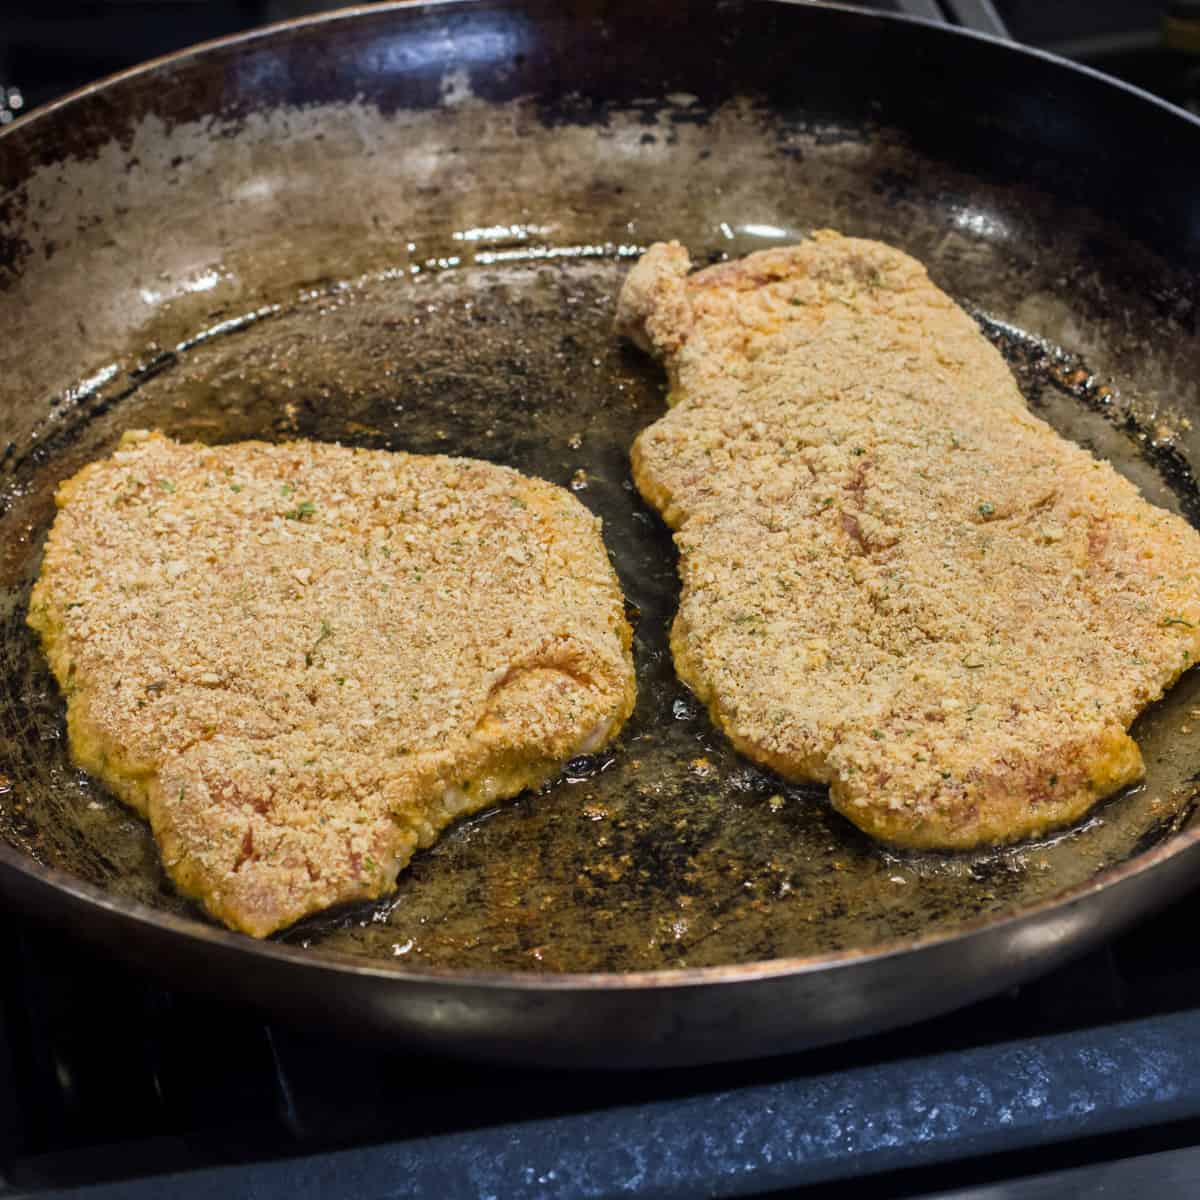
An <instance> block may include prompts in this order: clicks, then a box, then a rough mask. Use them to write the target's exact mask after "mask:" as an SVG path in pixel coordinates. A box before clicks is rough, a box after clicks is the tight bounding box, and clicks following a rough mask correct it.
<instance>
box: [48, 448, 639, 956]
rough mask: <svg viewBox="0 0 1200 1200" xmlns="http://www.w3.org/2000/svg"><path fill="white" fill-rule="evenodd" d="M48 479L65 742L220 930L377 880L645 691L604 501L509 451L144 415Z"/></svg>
mask: <svg viewBox="0 0 1200 1200" xmlns="http://www.w3.org/2000/svg"><path fill="white" fill-rule="evenodd" d="M57 499H58V505H59V513H58V516H57V518H56V520H55V522H54V526H53V529H52V530H51V533H50V537H49V541H48V543H47V546H46V555H45V561H44V563H43V566H42V571H41V575H40V578H39V579H38V582H37V585H36V587H35V588H34V591H33V596H32V599H31V602H30V609H29V623H30V624H31V625H32V626H33V628H34V629H36V630H37V631H38V632H39V633H40V634H41V637H42V642H43V645H44V647H45V650H46V653H47V656H48V657H49V660H50V665H51V668H52V669H53V672H54V675H55V677H56V678H57V679H58V681H59V684H60V685H61V686H62V688H63V690H64V691H65V693H66V695H67V706H68V707H67V714H68V731H69V735H70V743H71V749H72V752H73V754H74V756H75V759H76V761H77V762H78V763H79V765H80V766H82V767H84V768H85V769H87V770H89V771H91V772H93V773H94V774H95V775H97V776H98V777H99V778H101V779H102V780H104V782H105V783H107V784H108V785H109V786H110V787H111V788H112V789H113V790H114V791H115V792H116V793H117V794H118V795H119V796H120V797H121V798H122V799H124V800H126V801H127V802H128V803H129V804H131V805H132V806H133V807H134V808H136V809H137V810H138V811H139V812H142V813H144V814H146V815H147V816H148V817H149V819H150V824H151V827H152V829H153V831H154V836H155V838H156V839H157V841H158V843H159V846H160V848H161V850H162V856H163V862H164V863H165V865H166V869H167V871H168V873H169V874H170V876H171V878H172V879H173V880H174V881H175V883H176V885H177V886H178V887H179V888H180V890H181V891H183V892H185V893H186V894H188V895H191V896H194V897H197V898H198V899H200V900H202V901H203V903H204V904H205V905H206V907H207V908H208V910H209V912H211V913H212V914H213V915H214V916H215V917H217V918H219V919H220V920H222V921H224V922H225V923H226V924H228V925H230V926H232V927H233V928H235V929H240V930H244V931H245V932H247V933H250V934H253V935H255V936H264V935H266V934H268V933H270V932H271V931H272V930H275V929H279V928H280V927H281V926H284V925H287V924H289V923H291V922H293V921H295V920H297V919H298V918H300V917H303V916H304V915H305V914H307V913H311V912H314V911H316V910H318V909H322V908H325V907H327V906H329V905H331V904H336V903H338V902H340V901H347V900H366V899H373V898H376V897H379V896H383V895H385V894H387V893H388V892H389V891H390V890H391V889H392V888H393V886H394V884H395V881H396V875H397V872H398V871H399V870H400V869H401V868H402V867H403V866H404V865H405V864H406V863H407V862H408V860H409V858H410V857H411V856H412V854H413V852H414V851H415V850H416V849H417V848H418V847H419V846H427V845H428V844H429V843H430V842H431V841H432V840H433V839H434V838H435V837H436V836H437V834H438V832H439V831H440V830H442V829H443V828H444V827H445V826H446V825H447V824H448V823H449V822H450V821H452V820H453V819H454V818H455V817H457V816H459V815H461V814H463V813H468V812H473V811H475V810H477V809H480V808H483V807H484V806H485V805H488V804H491V803H492V802H493V801H495V800H498V799H500V798H502V797H506V796H511V795H513V794H515V793H516V792H519V791H521V790H522V789H523V788H527V787H531V786H534V785H536V784H539V783H541V782H542V781H543V780H545V779H546V778H547V777H548V776H550V775H551V774H552V773H553V772H554V771H555V770H556V769H557V767H558V766H559V764H561V763H562V762H563V761H564V760H565V759H568V758H570V757H571V756H572V755H575V754H577V753H580V752H585V751H593V750H596V749H598V748H599V747H600V746H602V745H603V744H604V743H606V742H607V741H608V740H609V739H610V738H612V737H613V736H614V735H615V734H616V732H617V730H618V729H619V728H620V727H621V725H622V723H623V722H624V721H625V719H626V718H627V717H628V715H629V713H630V711H631V709H632V707H633V699H634V678H633V665H632V660H631V655H630V631H629V627H628V625H627V624H626V622H625V617H624V613H623V608H622V598H621V593H620V589H619V586H618V584H617V580H616V576H615V574H614V573H613V569H612V567H611V565H610V564H609V561H608V557H607V555H606V553H605V549H604V545H603V543H602V542H601V540H600V530H599V521H598V520H597V519H596V518H594V517H593V516H592V515H591V514H590V513H589V512H588V511H587V510H586V509H585V508H584V507H583V506H582V505H581V504H580V503H579V502H578V501H576V500H575V499H574V497H572V496H571V495H570V494H569V493H567V492H565V491H563V490H562V489H560V488H557V487H554V486H552V485H551V484H548V483H545V482H543V481H541V480H537V479H529V478H527V477H525V476H523V475H520V474H518V473H517V472H516V471H513V470H509V469H508V468H505V467H499V466H493V465H491V464H489V463H483V462H477V461H473V460H470V459H462V458H443V457H421V456H415V455H408V454H392V453H388V452H386V451H371V450H352V449H346V448H343V447H340V446H335V445H321V444H316V443H306V442H292V443H286V444H283V445H267V444H265V443H261V442H245V443H241V444H237V445H228V446H215V447H207V446H198V445H181V444H179V443H177V442H174V441H171V440H169V439H168V438H166V437H163V436H162V435H161V434H157V433H135V434H127V435H126V436H125V438H124V439H123V441H122V443H121V446H120V448H119V449H118V450H117V452H116V453H115V454H113V456H112V457H111V458H107V459H104V460H103V461H100V462H96V463H93V464H92V465H90V466H88V467H86V468H84V470H82V471H80V472H79V473H78V474H77V475H75V476H74V477H73V478H72V479H69V480H68V481H67V482H66V483H64V484H63V485H62V487H61V488H60V489H59V492H58V497H57Z"/></svg>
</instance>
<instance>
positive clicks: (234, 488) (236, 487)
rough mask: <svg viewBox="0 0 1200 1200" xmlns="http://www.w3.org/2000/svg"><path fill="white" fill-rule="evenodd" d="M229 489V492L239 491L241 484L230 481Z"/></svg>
mask: <svg viewBox="0 0 1200 1200" xmlns="http://www.w3.org/2000/svg"><path fill="white" fill-rule="evenodd" d="M229 490H230V491H231V492H240V491H241V490H242V485H241V484H240V483H231V484H230V485H229Z"/></svg>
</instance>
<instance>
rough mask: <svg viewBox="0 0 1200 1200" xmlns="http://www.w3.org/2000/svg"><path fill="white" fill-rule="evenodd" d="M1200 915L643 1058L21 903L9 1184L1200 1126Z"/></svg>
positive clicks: (493, 1185)
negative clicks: (487, 1041) (297, 988)
mask: <svg viewBox="0 0 1200 1200" xmlns="http://www.w3.org/2000/svg"><path fill="white" fill-rule="evenodd" d="M1198 917H1200V897H1192V898H1189V899H1188V900H1185V901H1183V902H1181V903H1180V904H1178V905H1176V906H1175V907H1174V908H1172V909H1170V910H1168V911H1167V912H1166V913H1164V914H1162V915H1160V916H1159V917H1158V918H1156V919H1154V920H1153V921H1150V922H1147V923H1146V924H1145V925H1143V926H1142V927H1141V928H1139V929H1138V930H1136V931H1135V932H1133V933H1131V934H1128V935H1126V936H1124V937H1121V938H1119V939H1117V940H1115V941H1114V942H1112V943H1111V944H1110V945H1108V946H1106V947H1105V948H1104V949H1102V950H1100V951H1098V952H1096V953H1094V954H1091V955H1089V956H1088V957H1085V958H1083V959H1080V960H1078V961H1077V962H1075V963H1073V964H1070V965H1068V966H1067V967H1064V968H1062V969H1060V970H1058V971H1056V972H1054V973H1053V974H1051V975H1049V976H1046V977H1045V978H1043V979H1041V980H1038V981H1036V982H1035V983H1032V984H1030V985H1027V986H1025V987H1023V988H1020V989H1018V990H1016V991H1014V992H1010V993H1008V994H1005V995H1002V996H999V997H997V998H995V999H992V1000H989V1001H986V1002H984V1003H981V1004H976V1005H974V1006H972V1007H970V1008H967V1009H964V1010H961V1011H959V1012H957V1013H954V1014H951V1015H950V1016H946V1017H942V1018H939V1019H937V1020H933V1021H927V1022H924V1023H922V1024H920V1025H917V1026H913V1027H910V1028H908V1029H904V1030H900V1031H896V1032H894V1033H890V1034H885V1035H880V1036H877V1037H874V1038H870V1039H864V1040H861V1041H858V1042H854V1043H851V1044H849V1045H843V1046H838V1047H830V1048H827V1049H823V1050H818V1051H812V1052H809V1053H806V1054H801V1055H792V1056H788V1057H783V1058H778V1059H771V1060H765V1061H759V1062H752V1063H741V1064H733V1065H727V1066H720V1067H705V1068H690V1069H684V1070H670V1071H656V1072H643V1073H640V1074H615V1073H614V1074H603V1073H594V1072H573V1073H568V1072H549V1071H534V1070H526V1071H522V1070H514V1069H504V1068H497V1067H491V1066H481V1065H474V1064H469V1063H458V1062H454V1061H451V1060H448V1059H442V1058H432V1057H427V1056H421V1055H416V1054H413V1053H411V1052H407V1051H403V1050H394V1051H389V1050H387V1049H386V1048H382V1049H381V1048H380V1047H377V1046H376V1047H359V1046H355V1045H347V1044H346V1042H345V1041H343V1040H335V1039H333V1038H330V1037H324V1036H321V1035H319V1034H315V1033H312V1032H305V1031H299V1030H293V1029H288V1028H285V1027H282V1026H277V1025H272V1024H267V1023H265V1022H264V1021H263V1020H262V1019H260V1018H258V1017H257V1016H255V1015H254V1014H253V1013H251V1012H249V1011H246V1010H242V1009H237V1008H231V1007H229V1006H228V1004H226V1003H225V1002H224V1001H223V1000H222V999H221V998H220V995H219V991H216V992H214V995H212V996H199V995H190V994H187V995H185V994H180V993H176V992H170V991H166V990H164V989H162V988H160V987H158V986H156V985H154V984H152V983H150V982H148V981H147V980H145V979H144V978H141V977H138V976H136V975H133V974H130V973H129V972H127V971H125V970H123V969H119V968H117V967H115V966H113V965H112V964H111V963H108V962H106V961H104V960H103V959H101V958H99V957H96V956H95V955H93V954H90V953H87V952H84V951H82V950H81V949H80V948H79V947H78V945H77V944H76V943H75V942H73V941H72V940H71V939H69V938H67V937H65V936H64V935H62V934H58V933H51V932H49V931H46V930H43V929H41V928H39V927H36V926H33V925H30V924H28V923H25V922H18V921H15V920H12V919H9V920H7V921H6V923H5V924H4V925H3V927H2V929H0V953H3V955H4V958H3V961H4V962H6V963H9V964H12V968H11V969H10V970H8V971H6V973H5V977H4V980H3V983H2V984H0V1161H2V1162H3V1168H4V1170H3V1179H4V1180H5V1181H6V1183H7V1187H8V1189H9V1190H8V1191H7V1192H6V1191H4V1190H3V1189H2V1188H0V1196H8V1195H13V1196H22V1195H26V1194H31V1195H38V1196H41V1195H47V1194H58V1189H83V1190H82V1191H80V1192H78V1193H76V1192H75V1191H74V1190H70V1192H69V1194H72V1195H75V1194H79V1195H93V1194H95V1195H106V1196H107V1195H121V1196H141V1195H145V1196H154V1195H168V1194H169V1195H172V1196H176V1197H181V1198H183V1200H190V1197H193V1196H195V1197H200V1196H210V1195H214V1196H215V1195H235V1194H236V1195H257V1196H262V1197H267V1196H272V1197H273V1196H283V1195H287V1196H288V1197H290V1198H292V1200H294V1198H295V1197H297V1196H301V1197H303V1196H308V1195H312V1196H322V1195H331V1194H341V1193H342V1192H344V1193H345V1194H347V1195H349V1194H353V1195H354V1196H355V1197H356V1200H372V1198H374V1197H384V1196H393V1195H429V1196H458V1195H471V1196H475V1195H479V1196H485V1195H496V1196H500V1197H525V1196H528V1197H535V1196H555V1197H558V1196H563V1197H575V1196H580V1197H582V1196H609V1195H621V1194H633V1195H653V1196H680V1197H684V1196H698V1195H710V1196H726V1195H747V1194H758V1193H766V1192H768V1191H771V1190H772V1189H777V1188H787V1189H792V1190H794V1189H797V1188H800V1187H803V1188H804V1191H803V1194H804V1195H805V1196H813V1197H820V1196H823V1195H825V1194H827V1191H828V1194H829V1195H832V1194H833V1193H832V1190H831V1185H832V1184H833V1181H835V1180H838V1179H843V1178H846V1177H847V1176H853V1177H854V1178H855V1195H856V1196H861V1197H864V1198H867V1200H869V1198H870V1197H875V1196H879V1197H882V1196H897V1197H899V1196H926V1195H929V1194H931V1193H933V1192H935V1191H941V1190H942V1189H945V1188H946V1187H951V1186H957V1185H967V1184H973V1183H975V1182H977V1181H979V1180H987V1181H989V1182H990V1183H992V1184H995V1183H996V1181H998V1180H1003V1179H1006V1178H1018V1179H1019V1178H1023V1177H1025V1176H1027V1175H1029V1174H1030V1173H1031V1172H1039V1173H1040V1172H1045V1171H1047V1170H1051V1169H1056V1168H1062V1169H1065V1168H1070V1167H1077V1166H1079V1165H1081V1164H1093V1165H1094V1164H1096V1163H1104V1162H1108V1161H1110V1160H1112V1159H1124V1158H1129V1157H1130V1156H1134V1155H1144V1154H1147V1153H1151V1152H1156V1151H1164V1150H1172V1149H1179V1148H1181V1147H1190V1146H1193V1145H1200V959H1198V958H1197V955H1196V953H1195V951H1194V950H1193V948H1192V945H1193V939H1192V936H1191V934H1192V931H1193V930H1194V929H1195V927H1196V924H1197V918H1198ZM931 986H936V981H931ZM164 1176H170V1177H171V1178H170V1180H169V1182H168V1181H167V1180H166V1179H165V1178H164ZM139 1179H141V1180H142V1181H143V1182H142V1183H141V1184H138V1183H137V1182H136V1181H137V1180H139ZM401 1183H403V1186H401ZM105 1184H108V1185H109V1187H105V1186H103V1185H105ZM84 1185H91V1186H87V1187H85V1186H84ZM97 1187H99V1190H96V1189H97ZM110 1187H111V1190H110ZM989 1194H990V1195H991V1194H994V1193H989ZM1168 1194H1169V1193H1168Z"/></svg>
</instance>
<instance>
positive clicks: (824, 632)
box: [618, 232, 1200, 847]
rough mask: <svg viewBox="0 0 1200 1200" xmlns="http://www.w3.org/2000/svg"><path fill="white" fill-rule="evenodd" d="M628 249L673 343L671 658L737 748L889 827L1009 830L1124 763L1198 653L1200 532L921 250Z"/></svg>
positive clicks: (1060, 820) (626, 318)
mask: <svg viewBox="0 0 1200 1200" xmlns="http://www.w3.org/2000/svg"><path fill="white" fill-rule="evenodd" d="M688 268H689V263H688V256H687V253H686V252H685V251H684V250H683V248H682V247H681V246H679V245H678V244H676V243H671V244H658V245H655V246H653V247H651V249H650V250H649V251H648V252H647V253H646V254H645V256H644V257H643V258H642V259H641V260H640V261H639V263H638V264H637V265H636V266H635V267H634V269H633V271H632V273H631V274H630V276H629V278H628V280H627V282H626V284H625V287H624V290H623V292H622V295H621V299H620V305H619V311H618V328H619V329H621V330H622V331H623V332H625V333H628V334H629V335H630V336H632V337H633V338H634V339H635V340H637V341H638V342H639V343H640V344H641V345H642V346H643V347H645V348H647V349H649V350H651V351H652V352H654V353H655V354H657V355H658V356H660V357H661V358H663V359H664V360H665V362H666V365H667V369H668V372H669V376H670V389H671V390H670V397H669V402H670V404H671V410H670V412H669V413H668V414H667V415H666V416H665V417H663V418H662V419H661V420H659V421H658V422H656V423H655V424H654V425H652V426H650V427H649V428H648V429H646V430H645V431H644V432H643V433H642V434H641V435H640V436H639V437H638V439H637V442H636V443H635V445H634V448H633V465H634V476H635V479H636V481H637V484H638V487H639V488H640V490H641V491H642V494H643V495H644V496H645V497H646V498H647V499H648V500H649V501H650V502H651V503H652V504H654V505H655V506H656V507H657V508H658V509H659V510H660V511H661V512H662V514H663V516H664V517H665V519H666V520H667V522H668V524H670V525H671V527H672V528H673V529H675V530H676V534H675V538H676V542H677V544H678V547H679V552H680V573H681V575H682V579H683V594H682V599H681V602H680V607H679V612H678V616H677V618H676V621H675V625H674V628H673V631H672V638H671V645H672V650H673V653H674V657H675V662H676V666H677V669H678V671H679V674H680V676H681V677H682V678H683V680H684V681H685V682H686V683H687V684H688V685H689V686H690V687H691V688H692V689H693V690H694V691H695V692H696V693H697V694H698V695H699V696H700V697H701V699H702V700H703V701H704V702H705V703H707V704H708V706H709V708H710V711H711V713H712V715H713V719H714V720H715V721H716V722H717V723H718V724H719V725H720V726H721V727H722V728H723V729H724V730H725V731H726V732H727V733H728V735H729V737H730V738H731V740H732V741H733V743H734V744H735V745H736V746H737V747H738V749H739V750H741V751H742V752H744V753H745V754H747V755H748V756H750V757H751V758H753V759H755V760H757V761H758V762H760V763H763V764H765V765H767V766H769V767H771V768H773V769H775V770H776V771H778V772H779V773H780V774H782V775H783V776H785V777H787V778H789V779H793V780H813V781H819V782H823V783H828V784H829V786H830V795H831V798H832V802H833V804H834V805H835V806H836V807H837V808H838V809H839V810H840V811H841V812H842V813H844V814H845V815H846V816H847V817H849V818H850V820H851V821H853V822H854V823H855V824H856V825H858V826H860V827H861V828H862V829H864V830H866V831H867V832H868V833H870V834H873V835H875V836H877V837H880V838H883V839H885V840H887V841H889V842H893V843H896V844H899V845H903V846H912V847H966V846H973V845H976V844H979V843H986V842H1007V841H1011V840H1015V839H1019V838H1022V837H1025V836H1028V835H1032V834H1037V833H1040V832H1042V831H1044V830H1046V829H1048V828H1050V827H1053V826H1057V825H1061V824H1064V823H1066V822H1069V821H1072V820H1074V819H1076V818H1077V817H1079V816H1080V815H1081V814H1083V813H1084V812H1086V811H1087V810H1088V809H1089V808H1090V807H1091V806H1092V805H1094V804H1095V803H1096V802H1097V801H1098V800H1099V799H1100V798H1101V797H1103V796H1106V795H1108V794H1110V793H1112V792H1113V791H1115V790H1117V789H1119V788H1120V787H1122V786H1123V785H1125V784H1127V783H1129V782H1131V781H1133V780H1136V779H1138V778H1139V777H1140V776H1141V774H1142V760H1141V755H1140V753H1139V751H1138V748H1137V746H1136V744H1135V743H1134V742H1133V740H1132V739H1131V738H1130V737H1129V735H1128V734H1127V732H1126V731H1127V729H1128V728H1129V726H1130V724H1131V722H1132V721H1133V719H1134V718H1135V717H1136V716H1137V714H1138V713H1139V712H1140V711H1141V710H1142V709H1143V708H1144V707H1145V706H1146V705H1147V704H1149V703H1150V702H1151V701H1153V700H1155V699H1156V698H1158V697H1159V696H1161V695H1162V693H1163V691H1164V689H1166V688H1168V687H1170V685H1171V684H1172V682H1173V681H1174V680H1175V679H1176V678H1177V677H1178V676H1179V675H1180V674H1181V672H1183V671H1185V670H1186V669H1187V668H1188V667H1189V666H1190V665H1191V664H1192V663H1193V662H1194V661H1195V660H1196V656H1197V654H1200V536H1198V535H1197V533H1196V532H1195V531H1194V530H1193V529H1192V528H1191V527H1190V526H1189V525H1188V524H1187V523H1186V522H1184V521H1183V520H1182V519H1180V518H1179V517H1177V516H1174V515H1172V514H1170V513H1168V512H1165V511H1163V510H1162V509H1159V508H1156V507H1155V506H1153V505H1151V504H1149V503H1147V502H1146V501H1145V500H1143V499H1142V497H1141V496H1140V495H1139V494H1138V492H1137V489H1136V488H1135V487H1134V486H1133V485H1132V484H1131V483H1129V482H1128V481H1126V480H1125V479H1123V478H1122V477H1121V476H1120V475H1118V474H1117V473H1116V472H1115V471H1114V470H1113V469H1112V468H1111V467H1109V466H1108V465H1107V464H1106V463H1103V462H1098V461H1097V460H1095V459H1094V458H1092V457H1091V456H1090V455H1089V454H1088V453H1087V452H1086V451H1085V450H1083V449H1082V448H1080V447H1079V446H1077V445H1074V444H1073V443H1071V442H1069V441H1067V440H1065V439H1064V438H1062V437H1060V436H1059V435H1058V434H1057V433H1055V432H1054V430H1053V429H1051V428H1050V427H1049V426H1048V425H1047V424H1045V422H1043V421H1041V420H1039V419H1038V418H1037V417H1035V416H1033V414H1032V413H1030V412H1029V410H1028V409H1027V407H1026V405H1025V403H1024V400H1023V398H1022V396H1021V394H1020V392H1019V390H1018V388H1017V385H1016V383H1015V381H1014V379H1013V377H1012V374H1011V373H1010V372H1009V370H1008V368H1007V366H1006V365H1005V363H1004V361H1003V359H1002V358H1001V356H1000V354H999V353H998V352H997V351H996V349H995V348H994V347H993V346H992V345H991V344H990V343H989V342H988V341H987V340H986V339H985V338H984V337H983V335H982V334H981V332H980V331H979V329H978V327H977V326H976V324H975V322H974V321H973V320H972V319H971V318H970V317H969V316H968V315H967V314H966V313H965V312H963V311H962V309H960V308H959V307H958V306H957V305H955V304H954V303H953V302H952V301H951V300H950V299H949V298H948V297H947V296H946V295H945V294H944V293H943V292H941V291H940V290H939V289H938V288H936V287H935V286H934V285H933V284H932V283H931V282H930V281H929V278H928V276H927V275H926V273H925V270H924V268H923V267H922V266H921V264H920V263H918V262H916V261H915V260H913V259H912V258H910V257H908V256H907V255H905V254H902V253H901V252H899V251H897V250H895V249H892V248H890V247H888V246H886V245H883V244H881V243H879V242H873V241H864V240H858V239H853V238H844V237H841V236H839V235H837V234H834V233H830V232H824V233H820V234H818V235H816V236H814V237H813V238H812V239H811V240H809V241H806V242H804V243H802V244H800V245H797V246H792V247H788V248H782V249H777V250H769V251H764V252H761V253H757V254H752V255H750V256H749V257H747V258H745V259H742V260H740V261H734V262H729V263H725V264H721V265H719V266H715V267H711V268H709V269H707V270H704V271H700V272H698V273H696V274H694V275H689V274H688Z"/></svg>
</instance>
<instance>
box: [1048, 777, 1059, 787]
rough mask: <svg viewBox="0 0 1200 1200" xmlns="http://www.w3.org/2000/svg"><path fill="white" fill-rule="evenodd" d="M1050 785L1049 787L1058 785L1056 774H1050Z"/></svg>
mask: <svg viewBox="0 0 1200 1200" xmlns="http://www.w3.org/2000/svg"><path fill="white" fill-rule="evenodd" d="M1050 786H1051V787H1058V776H1057V775H1051V776H1050Z"/></svg>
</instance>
